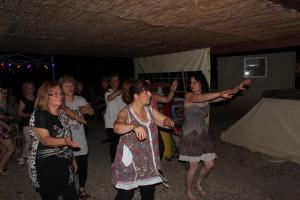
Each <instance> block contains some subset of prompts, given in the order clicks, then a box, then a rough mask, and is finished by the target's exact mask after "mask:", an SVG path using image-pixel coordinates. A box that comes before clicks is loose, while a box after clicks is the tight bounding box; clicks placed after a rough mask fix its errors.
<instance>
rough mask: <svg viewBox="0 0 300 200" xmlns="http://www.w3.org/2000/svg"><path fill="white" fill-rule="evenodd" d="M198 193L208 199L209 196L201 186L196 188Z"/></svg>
mask: <svg viewBox="0 0 300 200" xmlns="http://www.w3.org/2000/svg"><path fill="white" fill-rule="evenodd" d="M194 189H196V190H197V191H198V192H200V194H201V195H202V196H204V197H207V196H208V194H207V193H206V192H205V191H204V190H203V188H202V187H201V186H200V185H197V186H195V188H194Z"/></svg>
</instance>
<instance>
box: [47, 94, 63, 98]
mask: <svg viewBox="0 0 300 200" xmlns="http://www.w3.org/2000/svg"><path fill="white" fill-rule="evenodd" d="M64 95H65V94H64V93H52V94H51V93H49V94H48V96H50V97H63V96H64Z"/></svg>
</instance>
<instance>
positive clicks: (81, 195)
mask: <svg viewBox="0 0 300 200" xmlns="http://www.w3.org/2000/svg"><path fill="white" fill-rule="evenodd" d="M78 195H79V199H81V200H87V199H89V198H90V197H91V196H90V195H89V194H88V193H86V192H85V191H84V190H83V191H79V194H78Z"/></svg>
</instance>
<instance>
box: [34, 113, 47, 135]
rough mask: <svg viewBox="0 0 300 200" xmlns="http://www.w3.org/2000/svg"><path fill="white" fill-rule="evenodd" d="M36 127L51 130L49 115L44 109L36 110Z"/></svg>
mask: <svg viewBox="0 0 300 200" xmlns="http://www.w3.org/2000/svg"><path fill="white" fill-rule="evenodd" d="M34 127H35V128H44V129H47V130H49V127H48V117H47V113H46V112H45V111H43V110H37V111H36V112H35V124H34Z"/></svg>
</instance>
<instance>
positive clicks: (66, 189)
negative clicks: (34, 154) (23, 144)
mask: <svg viewBox="0 0 300 200" xmlns="http://www.w3.org/2000/svg"><path fill="white" fill-rule="evenodd" d="M70 162H71V161H69V160H67V159H64V158H58V157H49V158H45V159H42V160H38V161H37V163H36V167H37V178H38V182H39V184H40V188H39V190H38V192H39V193H40V195H41V198H42V200H58V197H59V196H60V195H61V196H62V197H63V199H64V200H78V196H77V192H76V187H75V183H74V181H73V182H72V183H71V184H69V175H70V171H69V166H70V164H71V163H70ZM72 176H73V174H72Z"/></svg>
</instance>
